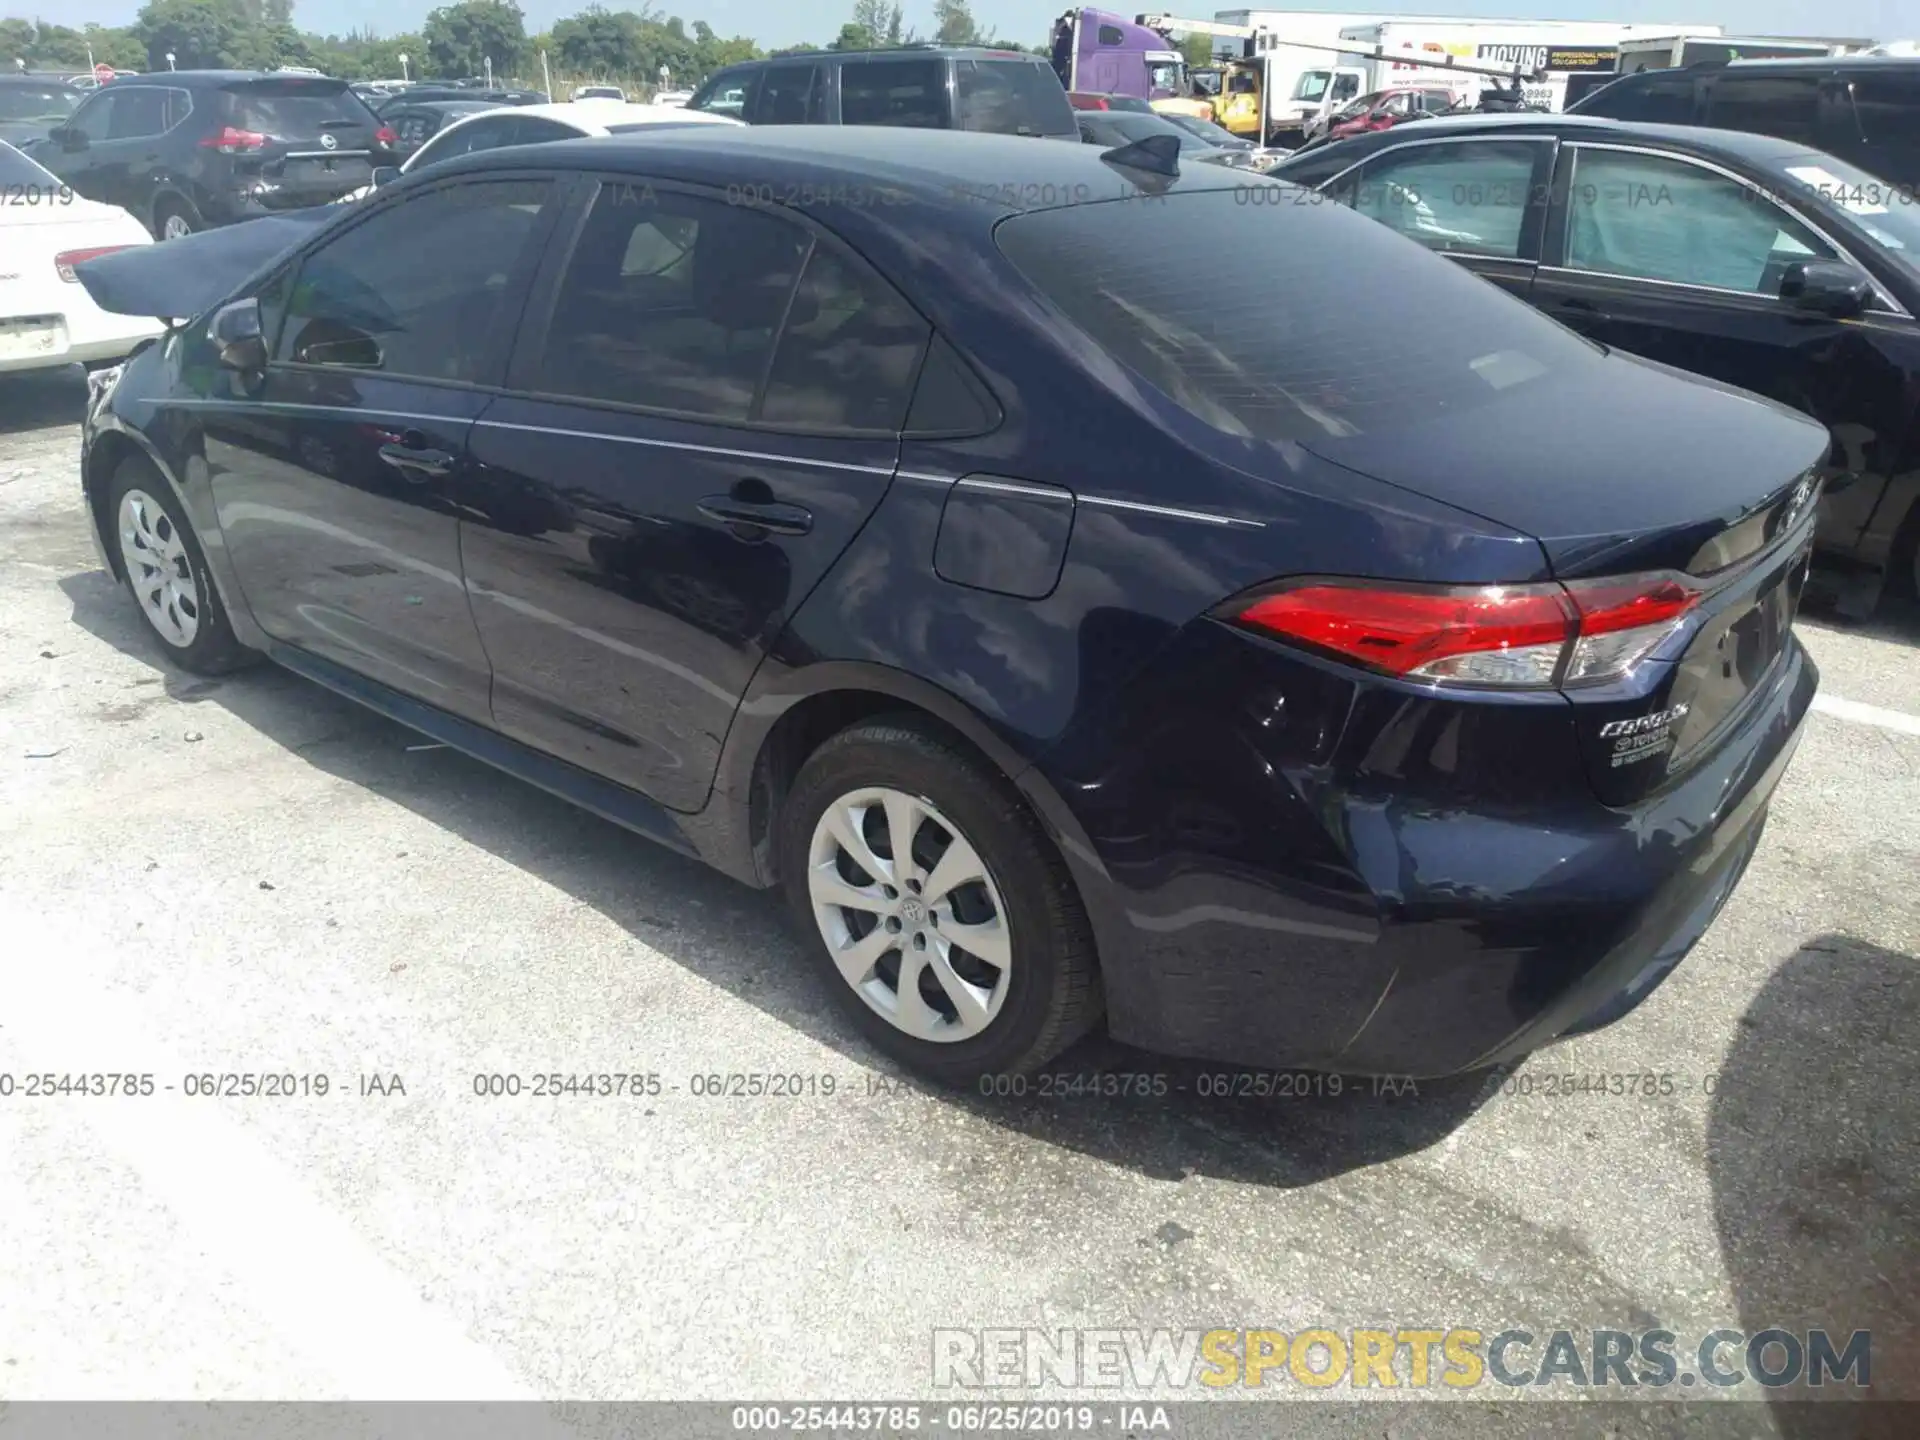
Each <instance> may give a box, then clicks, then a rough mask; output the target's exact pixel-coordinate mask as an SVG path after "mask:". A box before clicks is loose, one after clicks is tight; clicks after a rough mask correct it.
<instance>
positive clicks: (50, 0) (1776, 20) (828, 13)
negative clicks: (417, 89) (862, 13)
mask: <svg viewBox="0 0 1920 1440" xmlns="http://www.w3.org/2000/svg"><path fill="white" fill-rule="evenodd" d="M141 3H142V0H0V12H4V13H6V14H16V15H27V16H32V15H34V14H36V13H37V14H38V16H39V18H41V19H43V20H48V21H57V22H59V23H61V24H65V25H83V24H85V23H87V22H88V21H90V20H93V21H98V22H99V23H101V24H103V25H124V24H126V23H127V22H128V21H130V20H131V19H132V18H133V16H134V15H135V14H136V13H137V12H138V11H139V9H140V5H141ZM434 3H435V0H295V6H294V12H293V18H294V22H295V23H296V24H298V25H299V26H300V28H301V29H303V30H312V31H316V32H318V33H320V34H326V33H328V32H333V33H345V32H346V31H349V30H356V29H366V28H371V29H373V30H374V31H375V32H376V33H377V34H383V35H390V34H394V33H396V32H399V31H403V30H410V29H416V28H418V26H419V24H420V22H421V21H422V20H423V19H424V18H425V17H426V14H427V12H428V11H429V10H431V9H433V8H434ZM904 3H905V8H906V12H907V21H908V23H909V24H912V25H917V26H918V27H919V28H920V29H921V30H922V31H923V32H925V31H931V30H932V28H933V4H932V0H904ZM1158 3H1164V4H1167V5H1168V6H1169V10H1170V13H1176V14H1190V15H1194V16H1208V15H1212V14H1214V13H1215V11H1216V10H1217V9H1218V8H1219V7H1218V5H1216V4H1210V5H1208V6H1206V7H1204V8H1194V9H1192V10H1184V9H1179V8H1176V6H1177V0H1158ZM522 8H523V9H524V10H525V11H526V13H527V28H528V29H529V30H540V29H544V28H546V27H547V26H548V25H551V24H552V23H553V22H554V21H555V20H558V19H561V18H563V17H565V16H567V15H572V14H574V13H576V12H578V11H580V10H583V9H585V8H586V0H522ZM607 8H608V9H610V10H619V9H626V8H637V7H628V6H624V5H621V4H620V3H618V0H610V3H608V5H607ZM659 8H660V9H661V11H662V12H663V13H665V14H670V15H672V14H677V15H679V16H680V17H681V18H682V19H684V20H686V21H687V22H688V23H689V24H691V23H692V22H693V21H695V20H705V21H706V22H707V23H708V24H709V25H711V26H712V27H713V28H714V29H715V30H717V31H719V32H720V33H721V34H722V35H751V36H753V37H754V38H755V39H756V40H758V41H760V43H761V44H763V45H793V44H797V43H799V42H800V41H803V40H809V41H814V42H816V43H824V42H825V41H827V40H829V39H831V38H832V37H833V36H834V34H835V33H836V32H837V31H838V30H839V28H840V26H841V24H842V23H843V22H844V21H845V20H846V19H847V16H848V14H849V13H850V12H851V11H852V8H853V6H852V0H667V3H665V4H663V5H661V6H660V7H659ZM1066 8H1067V6H1066V4H1065V3H1064V0H1040V3H1035V0H975V4H974V7H973V13H974V18H975V19H977V20H978V21H980V23H981V24H982V25H991V26H993V27H994V29H995V30H996V31H998V32H999V34H1001V35H1002V36H1004V37H1005V38H1007V39H1012V40H1021V41H1024V42H1026V43H1028V44H1038V43H1039V42H1041V41H1043V40H1044V39H1046V36H1047V32H1048V30H1049V29H1050V28H1051V26H1052V23H1053V20H1054V18H1055V17H1056V16H1058V15H1059V14H1060V13H1061V12H1062V11H1064V10H1065V9H1066ZM1112 8H1113V9H1115V10H1118V11H1121V12H1122V13H1127V14H1132V13H1136V12H1135V11H1133V10H1128V9H1125V8H1124V7H1122V6H1120V5H1114V6H1113V7H1112ZM1276 8H1277V7H1276ZM1297 8H1300V9H1312V8H1316V7H1313V6H1299V7H1297ZM1318 8H1324V9H1328V10H1351V11H1354V12H1362V11H1363V10H1364V6H1363V3H1362V0H1354V3H1352V4H1350V5H1338V6H1334V5H1329V6H1324V7H1318ZM1392 8H1393V7H1392V6H1391V4H1388V5H1382V6H1381V11H1386V10H1389V9H1392ZM1909 9H1911V7H1910V5H1908V4H1907V3H1906V0H1902V3H1901V5H1900V6H1899V7H1898V9H1896V6H1895V3H1894V0H1824V3H1821V4H1819V5H1814V4H1810V3H1808V0H1559V3H1548V4H1540V3H1534V4H1528V3H1526V0H1456V3H1452V4H1447V3H1444V0H1434V3H1432V4H1426V5H1419V4H1415V5H1410V6H1408V8H1406V9H1404V10H1398V11H1396V12H1395V13H1399V14H1407V15H1417V14H1420V13H1422V12H1424V13H1427V14H1445V15H1487V16H1501V17H1506V18H1511V19H1540V20H1547V19H1559V18H1562V17H1568V16H1571V17H1577V18H1579V19H1582V20H1617V21H1623V22H1631V23H1647V22H1651V23H1656V24H1663V23H1666V22H1668V21H1673V22H1676V23H1682V24H1687V23H1699V24H1718V25H1720V26H1722V27H1723V28H1724V29H1726V30H1727V31H1728V32H1729V33H1735V32H1737V33H1741V34H1749V35H1752V34H1761V35H1805V34H1820V35H1869V36H1873V37H1875V38H1878V39H1883V40H1891V39H1920V12H1916V13H1914V14H1913V16H1912V18H1910V19H1908V20H1906V21H1905V22H1904V23H1903V21H1902V20H1901V17H1900V13H1899V11H1900V10H1909ZM1371 13H1379V12H1371Z"/></svg>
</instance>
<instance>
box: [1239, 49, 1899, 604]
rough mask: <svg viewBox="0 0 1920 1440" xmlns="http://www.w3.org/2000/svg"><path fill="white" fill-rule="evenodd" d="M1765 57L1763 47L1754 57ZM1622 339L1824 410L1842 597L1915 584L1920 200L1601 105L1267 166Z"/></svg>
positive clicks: (1728, 135)
mask: <svg viewBox="0 0 1920 1440" xmlns="http://www.w3.org/2000/svg"><path fill="white" fill-rule="evenodd" d="M1756 63H1768V62H1756ZM1273 173H1274V174H1276V175H1278V176H1280V177H1281V178H1283V179H1286V180H1290V181H1292V182H1294V183H1295V184H1299V185H1303V186H1307V187H1309V188H1311V189H1313V190H1316V191H1318V192H1319V193H1320V194H1322V195H1324V196H1326V197H1328V198H1329V199H1330V200H1334V201H1338V202H1339V203H1341V204H1343V205H1346V206H1351V207H1352V208H1354V209H1355V210H1357V211H1359V212H1360V213H1361V214H1363V215H1366V216H1368V217H1369V218H1371V219H1373V220H1375V221H1377V222H1379V223H1381V224H1383V225H1385V226H1386V227H1387V228H1389V229H1392V230H1394V231H1396V232H1398V233H1399V234H1401V235H1404V236H1406V237H1407V238H1409V239H1411V240H1414V241H1417V242H1418V243H1419V244H1421V245H1424V246H1425V247H1427V248H1428V249H1430V250H1433V251H1436V252H1438V253H1440V254H1443V255H1446V256H1448V257H1449V258H1450V259H1452V260H1454V261H1455V262H1457V263H1458V264H1460V265H1461V266H1463V267H1465V268H1466V269H1468V270H1471V271H1473V272H1474V273H1476V274H1478V275H1480V276H1482V277H1483V278H1485V279H1486V280H1488V281H1490V282H1492V283H1493V284H1495V285H1497V286H1499V287H1501V288H1502V289H1505V290H1507V291H1508V292H1510V293H1511V294H1513V295H1515V296H1517V297H1519V298H1520V299H1523V300H1526V301H1528V302H1529V303H1530V304H1532V305H1534V306H1535V307H1536V308H1538V309H1540V310H1543V311H1545V312H1546V313H1547V314H1548V315H1551V316H1552V317H1553V318H1554V319H1556V320H1558V321H1559V322H1561V323H1562V324H1564V325H1566V326H1568V327H1570V328H1571V329H1573V330H1575V331H1577V332H1579V333H1580V334H1583V335H1586V336H1588V337H1590V338H1591V339H1593V340H1595V341H1597V342H1599V343H1601V344H1603V345H1606V346H1608V347H1610V348H1618V349H1620V350H1622V351H1627V352H1631V353H1633V354H1636V355H1643V356H1646V357H1648V358H1649V359H1653V360H1657V361H1660V362H1663V363H1665V364H1669V365H1674V366H1677V367H1679V368H1680V369H1683V370H1686V371H1689V372H1692V373H1694V374H1697V375H1703V376H1707V377H1710V378H1712V379H1714V380H1718V381H1723V382H1725V383H1728V384H1732V385H1738V386H1740V387H1741V388H1743V389H1745V390H1749V391H1753V392H1755V393H1757V394H1761V395H1766V396H1769V397H1771V398H1773V399H1775V400H1778V401H1780V402H1782V403H1784V404H1787V405H1791V406H1792V407H1793V408H1794V409H1796V410H1799V411H1801V412H1803V413H1805V414H1808V415H1811V416H1813V417H1814V418H1816V419H1818V420H1819V421H1821V422H1822V423H1823V424H1825V425H1826V426H1827V427H1828V429H1829V431H1830V432H1831V435H1832V440H1833V444H1832V453H1831V455H1830V457H1829V461H1828V464H1827V465H1826V468H1825V470H1824V472H1823V473H1824V475H1825V484H1824V490H1825V494H1826V497H1827V498H1826V499H1825V501H1824V502H1823V504H1822V507H1821V523H1820V533H1819V543H1820V546H1821V548H1822V550H1823V551H1825V552H1827V553H1828V554H1829V555H1831V556H1833V557H1835V558H1837V559H1841V560H1845V561H1848V562H1851V563H1852V564H1854V565H1856V566H1858V567H1860V570H1861V578H1862V580H1863V581H1864V584H1862V585H1858V586H1856V587H1854V588H1853V589H1852V590H1850V592H1849V593H1848V595H1847V596H1846V599H1845V603H1846V606H1847V608H1849V609H1854V610H1864V609H1867V608H1870V607H1871V605H1872V604H1873V602H1874V600H1875V599H1876V598H1877V595H1878V593H1879V587H1880V585H1881V584H1882V583H1883V582H1885V581H1887V580H1891V581H1893V582H1894V583H1895V584H1896V586H1898V587H1901V588H1905V587H1907V586H1912V587H1914V588H1916V589H1920V320H1917V319H1916V317H1920V210H1917V209H1916V208H1915V207H1914V205H1913V203H1912V196H1911V194H1909V193H1903V191H1902V189H1901V187H1898V186H1895V185H1893V184H1892V183H1890V182H1888V181H1886V180H1883V179H1879V178H1877V177H1875V176H1873V175H1870V174H1868V173H1866V172H1865V171H1862V170H1860V169H1858V168H1856V167H1855V166H1854V165H1852V164H1851V163H1849V162H1848V161H1846V160H1842V159H1839V158H1837V157H1835V156H1832V155H1827V154H1822V153H1820V152H1818V151H1815V150H1811V149H1809V148H1808V147H1807V146H1806V145H1804V144H1801V143H1795V142H1792V141H1787V140H1780V139H1775V138H1773V137H1770V136H1765V135H1756V134H1748V133H1742V132H1736V131H1726V130H1711V129H1695V128H1690V127H1678V126H1661V125H1631V124H1626V123H1623V122H1619V121H1614V120H1607V119H1602V118H1598V117H1594V116H1589V115H1587V114H1585V113H1569V114H1563V115H1510V116H1491V115H1489V116H1467V117H1458V118H1445V117H1441V118H1434V119H1429V120H1425V121H1423V122H1421V123H1420V124H1419V125H1417V126H1409V127H1406V128H1395V129H1390V130H1386V131H1383V132H1377V133H1372V134H1364V135H1359V136H1356V137H1354V138H1351V139H1347V140H1343V141H1340V142H1339V143H1337V144H1334V145H1331V146H1328V147H1326V148H1324V149H1303V150H1302V151H1300V152H1299V153H1298V154H1296V155H1295V156H1293V157H1292V158H1290V159H1288V160H1285V161H1282V162H1281V163H1280V164H1279V165H1278V166H1277V167H1276V168H1275V170H1274V171H1273Z"/></svg>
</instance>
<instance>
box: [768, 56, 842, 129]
mask: <svg viewBox="0 0 1920 1440" xmlns="http://www.w3.org/2000/svg"><path fill="white" fill-rule="evenodd" d="M826 78H827V77H826V72H825V71H823V70H821V69H820V67H819V66H817V65H769V66H768V67H767V74H766V79H765V80H763V81H762V82H761V84H760V104H759V107H758V108H757V109H755V110H754V112H753V123H754V124H756V125H817V124H819V123H820V122H821V121H822V120H823V119H825V118H826V98H827V87H826V84H825V81H826Z"/></svg>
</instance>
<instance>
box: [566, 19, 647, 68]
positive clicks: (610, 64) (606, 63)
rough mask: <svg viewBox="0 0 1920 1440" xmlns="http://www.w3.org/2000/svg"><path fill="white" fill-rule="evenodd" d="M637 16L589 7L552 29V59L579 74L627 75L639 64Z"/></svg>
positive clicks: (641, 57) (640, 46)
mask: <svg viewBox="0 0 1920 1440" xmlns="http://www.w3.org/2000/svg"><path fill="white" fill-rule="evenodd" d="M642 49H643V47H642V43H641V34H640V17H639V16H638V15H635V14H634V13H633V12H632V11H630V10H622V11H620V12H618V13H617V14H616V13H614V12H612V11H609V10H608V9H607V8H606V7H605V6H603V5H589V6H588V7H587V8H586V9H585V10H583V11H581V12H580V13H579V14H578V15H574V16H571V17H569V18H568V19H565V20H562V21H560V22H558V23H557V24H556V25H555V26H554V27H553V58H554V59H555V60H558V61H559V62H560V63H561V64H562V65H564V66H565V67H566V68H567V69H568V70H571V71H575V72H577V73H579V74H583V75H596V76H612V75H631V74H632V73H633V72H634V71H635V70H637V69H638V68H639V67H640V65H641V64H642V63H643V61H644V59H645V56H644V55H643V53H642Z"/></svg>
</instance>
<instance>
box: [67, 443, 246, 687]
mask: <svg viewBox="0 0 1920 1440" xmlns="http://www.w3.org/2000/svg"><path fill="white" fill-rule="evenodd" d="M135 491H138V492H139V493H140V494H141V495H143V496H145V497H146V498H145V501H144V502H142V503H143V504H144V505H148V506H150V507H151V510H152V520H151V524H152V527H153V528H154V529H155V530H156V531H157V532H158V533H160V534H163V535H165V534H168V533H177V534H178V535H179V538H180V544H181V548H182V550H183V551H184V552H185V553H184V556H183V557H181V558H182V559H184V561H185V568H186V571H187V574H185V575H184V576H179V578H180V579H182V580H185V581H190V582H191V584H190V591H191V594H190V597H189V598H188V600H187V603H189V604H190V605H191V607H192V612H191V618H192V620H193V634H192V636H191V638H190V639H189V640H188V642H187V643H186V644H184V645H183V644H180V643H179V642H178V641H177V640H176V639H175V638H173V637H171V636H169V635H168V634H166V633H165V632H164V631H163V630H162V629H161V628H160V622H159V621H158V620H156V619H155V618H154V616H153V615H152V614H151V613H149V611H148V608H147V605H146V603H144V602H143V601H142V599H141V596H140V593H139V588H140V579H141V577H140V576H139V575H136V574H131V573H123V575H122V581H123V583H124V584H125V585H126V587H127V590H128V592H129V594H131V595H132V597H133V602H134V609H135V610H136V611H137V612H138V613H139V616H140V623H141V628H142V629H144V630H145V631H146V632H147V634H148V635H149V636H150V637H151V638H152V640H153V643H154V646H155V648H156V649H158V650H159V651H160V653H161V654H163V655H165V656H166V658H167V659H168V660H170V661H172V662H173V663H174V664H175V665H178V666H179V667H180V668H181V669H182V670H188V671H191V672H192V673H194V674H195V675H225V674H227V673H228V672H230V671H233V670H239V669H242V668H243V667H245V666H247V665H251V664H253V663H254V662H256V661H257V660H258V659H259V658H260V657H259V655H258V654H256V653H255V652H254V651H252V650H249V649H247V648H246V647H245V646H244V645H242V644H241V643H240V642H239V641H238V640H236V639H235V638H234V635H233V626H232V624H231V623H230V622H229V621H228V619H227V612H226V610H225V608H224V607H223V606H222V605H221V604H220V595H219V592H218V591H216V590H215V589H214V585H213V578H212V576H211V575H209V574H208V573H207V557H206V552H205V551H203V550H202V549H201V548H200V537H199V536H197V535H195V534H194V533H193V526H192V524H191V523H190V522H189V521H188V520H187V519H186V512H185V507H184V506H182V505H181V503H180V497H179V496H177V495H175V494H174V493H173V487H172V486H171V485H169V484H168V483H167V480H166V477H164V476H163V475H161V474H160V472H159V471H158V470H156V469H155V468H154V467H153V463H152V462H151V461H149V460H148V459H147V458H146V457H145V456H143V455H129V456H128V457H127V458H126V459H124V460H122V461H121V462H120V464H119V466H118V467H117V468H116V469H115V470H114V472H113V483H112V484H111V485H110V486H108V487H107V497H106V507H105V511H104V513H103V514H102V515H101V517H100V518H101V521H102V524H101V530H102V532H103V534H104V536H105V538H106V541H107V545H108V548H109V549H110V550H111V551H112V552H113V555H114V558H115V560H116V562H117V563H118V565H119V568H120V569H121V570H122V571H123V572H128V571H131V570H133V569H134V567H133V566H131V565H129V563H128V562H127V559H126V555H125V547H126V544H127V542H126V541H125V540H123V538H122V529H123V526H122V517H121V504H122V502H123V501H124V500H125V499H126V498H127V496H128V495H129V494H130V493H132V492H135ZM178 564H179V562H178V561H176V562H175V569H174V571H173V573H174V574H175V575H178V574H179V570H178ZM162 573H165V572H164V570H163V571H162ZM162 608H163V609H164V608H165V607H164V606H163V607H162ZM184 609H185V607H184V605H183V606H177V607H176V613H184Z"/></svg>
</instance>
